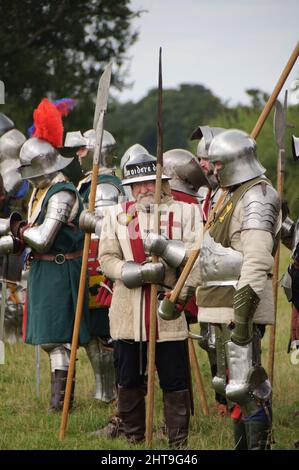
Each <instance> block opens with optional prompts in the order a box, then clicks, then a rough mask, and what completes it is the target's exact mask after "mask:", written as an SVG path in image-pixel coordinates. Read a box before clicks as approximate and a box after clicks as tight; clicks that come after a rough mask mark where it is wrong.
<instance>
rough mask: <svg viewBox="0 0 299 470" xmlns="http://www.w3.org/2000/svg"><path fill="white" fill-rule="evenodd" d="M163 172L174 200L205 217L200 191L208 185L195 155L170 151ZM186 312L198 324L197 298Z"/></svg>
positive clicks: (178, 150)
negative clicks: (195, 209) (189, 205)
mask: <svg viewBox="0 0 299 470" xmlns="http://www.w3.org/2000/svg"><path fill="white" fill-rule="evenodd" d="M163 171H164V174H165V175H167V176H169V177H170V178H171V179H170V180H169V185H170V189H171V195H172V197H173V199H174V200H175V201H181V202H185V203H187V204H195V205H196V207H197V209H198V210H199V211H200V214H201V217H203V213H202V208H201V203H200V202H201V201H202V199H201V197H200V195H199V190H200V188H202V186H205V185H206V184H207V180H206V177H205V175H204V173H203V171H202V169H201V167H200V165H199V162H198V160H197V158H196V157H195V155H193V154H192V153H191V152H189V151H188V150H185V149H172V150H168V151H167V152H165V153H164V154H163ZM184 312H185V315H186V319H187V322H188V324H189V323H196V322H197V312H198V308H197V305H196V301H195V296H193V297H192V298H191V299H190V300H189V302H188V303H187V305H185V308H184Z"/></svg>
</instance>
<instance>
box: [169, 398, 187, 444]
mask: <svg viewBox="0 0 299 470" xmlns="http://www.w3.org/2000/svg"><path fill="white" fill-rule="evenodd" d="M163 401H164V416H165V423H166V426H167V431H168V443H169V447H176V448H179V447H183V446H185V445H186V444H187V439H188V430H189V419H190V393H189V390H180V391H177V392H163Z"/></svg>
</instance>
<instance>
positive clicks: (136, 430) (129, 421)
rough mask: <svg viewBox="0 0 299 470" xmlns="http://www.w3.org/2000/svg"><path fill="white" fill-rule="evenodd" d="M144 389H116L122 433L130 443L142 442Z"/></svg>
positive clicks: (143, 432)
mask: <svg viewBox="0 0 299 470" xmlns="http://www.w3.org/2000/svg"><path fill="white" fill-rule="evenodd" d="M144 397H145V390H144V387H134V388H122V387H118V415H119V418H120V419H121V422H122V426H123V432H124V434H125V436H126V438H127V439H128V440H129V441H131V442H142V441H143V440H144V434H145V398H144Z"/></svg>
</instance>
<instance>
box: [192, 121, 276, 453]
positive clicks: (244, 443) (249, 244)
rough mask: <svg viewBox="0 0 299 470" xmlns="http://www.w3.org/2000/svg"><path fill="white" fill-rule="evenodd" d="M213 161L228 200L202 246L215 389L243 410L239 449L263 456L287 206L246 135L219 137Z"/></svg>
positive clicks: (202, 307)
mask: <svg viewBox="0 0 299 470" xmlns="http://www.w3.org/2000/svg"><path fill="white" fill-rule="evenodd" d="M208 160H209V161H210V162H212V163H213V164H214V166H215V174H216V175H217V176H218V179H219V184H220V186H221V187H222V188H223V189H224V190H225V191H227V194H226V195H225V194H224V196H223V198H224V200H223V202H222V205H221V206H220V208H219V210H218V211H217V215H216V216H215V218H214V220H213V221H212V222H211V223H210V224H209V226H208V229H207V231H206V232H205V235H204V239H203V243H202V247H201V253H200V259H199V266H200V274H201V282H200V285H199V287H198V289H197V303H198V305H199V319H200V321H204V322H209V323H213V324H214V325H215V333H216V355H217V375H216V376H215V377H214V378H213V386H214V388H215V390H216V391H217V392H218V393H220V394H223V395H224V396H225V397H226V399H227V400H230V401H232V402H233V403H235V404H238V405H239V407H236V408H235V413H234V416H233V417H234V418H235V419H234V430H235V441H236V448H237V449H252V450H253V449H260V450H262V449H267V448H269V446H270V430H271V405H270V399H271V385H270V383H269V380H268V377H267V374H266V372H265V370H264V369H263V367H262V366H261V358H260V352H261V337H262V335H263V333H264V330H265V326H266V325H267V324H272V323H273V321H274V306H273V295H272V281H271V270H272V266H273V256H274V252H275V247H276V243H277V234H278V232H279V230H280V203H279V199H278V195H277V193H276V191H275V190H274V189H273V187H272V185H271V183H270V181H269V180H268V179H267V178H266V177H265V176H264V173H265V169H264V168H263V167H262V166H261V164H260V163H259V162H258V160H257V158H256V143H255V141H254V140H253V139H252V138H251V137H250V136H249V135H248V134H246V133H245V132H243V131H240V130H235V129H232V130H226V131H224V132H222V133H220V134H219V135H217V136H215V137H214V138H213V140H212V141H211V144H210V147H209V150H208ZM227 369H228V376H229V378H228V382H227V374H226V371H227Z"/></svg>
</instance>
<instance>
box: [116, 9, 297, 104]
mask: <svg viewBox="0 0 299 470" xmlns="http://www.w3.org/2000/svg"><path fill="white" fill-rule="evenodd" d="M131 6H132V8H133V10H139V9H145V10H148V11H147V12H145V13H143V14H142V16H141V17H140V18H136V19H135V20H134V22H133V24H132V27H133V28H134V29H137V30H138V31H139V39H138V41H137V42H136V44H135V45H134V46H132V47H131V48H130V49H129V51H128V56H129V57H130V62H129V64H130V66H129V75H128V81H130V82H133V87H132V88H131V89H128V90H124V91H123V92H122V93H121V94H120V95H118V97H119V98H120V100H121V101H122V102H124V101H128V100H132V101H138V100H139V99H140V98H142V97H144V96H145V95H146V93H147V92H148V90H150V89H151V88H154V87H156V86H157V74H158V50H159V47H160V46H162V53H163V85H164V87H165V88H173V87H176V86H178V85H179V84H181V83H200V84H203V85H205V86H206V87H207V88H209V89H211V90H212V92H213V93H214V94H215V95H217V96H219V97H220V98H222V99H223V100H229V103H230V104H231V105H234V104H236V103H237V102H241V103H248V99H247V97H246V94H245V92H244V90H246V89H248V88H259V89H261V90H263V91H266V92H268V93H271V92H272V90H273V88H274V86H275V85H276V82H277V80H278V78H279V75H280V73H281V72H282V70H283V68H284V66H285V65H286V63H287V60H288V58H289V56H290V54H291V52H292V51H293V49H294V47H295V45H296V42H297V41H298V40H299V0H132V1H131ZM296 75H299V59H297V64H295V66H294V69H293V71H292V73H291V75H290V78H289V79H288V81H287V83H286V86H287V87H288V88H289V87H290V85H291V83H292V82H293V81H294V78H295V77H296ZM293 102H294V101H293ZM297 102H298V100H297Z"/></svg>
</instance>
